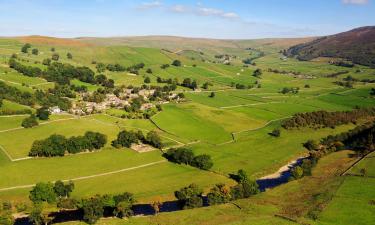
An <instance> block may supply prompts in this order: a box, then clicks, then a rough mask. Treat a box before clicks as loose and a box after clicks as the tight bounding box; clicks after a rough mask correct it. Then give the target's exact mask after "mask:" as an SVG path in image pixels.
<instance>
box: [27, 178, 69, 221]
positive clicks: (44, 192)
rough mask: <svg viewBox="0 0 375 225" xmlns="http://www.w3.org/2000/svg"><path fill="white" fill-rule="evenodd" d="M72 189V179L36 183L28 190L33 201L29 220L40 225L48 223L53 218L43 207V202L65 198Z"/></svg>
mask: <svg viewBox="0 0 375 225" xmlns="http://www.w3.org/2000/svg"><path fill="white" fill-rule="evenodd" d="M73 189H74V183H73V182H72V181H70V182H68V183H67V184H64V182H62V181H56V182H55V183H54V184H53V183H50V182H48V183H42V182H41V183H37V184H36V185H35V186H34V187H33V188H32V190H31V191H30V194H29V198H30V200H31V201H32V202H33V206H32V211H31V212H30V214H29V220H30V222H32V223H34V224H36V225H40V224H49V223H50V222H51V221H52V220H53V218H52V217H51V216H50V214H49V213H48V212H47V211H44V210H43V208H44V207H45V206H44V205H45V204H55V203H56V202H57V201H63V200H67V199H68V198H69V196H70V194H71V192H72V191H73Z"/></svg>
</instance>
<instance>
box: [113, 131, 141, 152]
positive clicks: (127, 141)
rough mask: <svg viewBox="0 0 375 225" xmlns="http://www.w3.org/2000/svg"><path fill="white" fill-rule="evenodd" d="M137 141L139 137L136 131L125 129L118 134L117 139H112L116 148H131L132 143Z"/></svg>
mask: <svg viewBox="0 0 375 225" xmlns="http://www.w3.org/2000/svg"><path fill="white" fill-rule="evenodd" d="M136 142H138V137H137V135H136V133H134V132H132V131H127V130H123V131H121V132H120V133H119V134H118V135H117V139H116V140H114V141H112V146H114V147H115V148H120V147H127V148H129V147H130V146H131V144H133V143H136Z"/></svg>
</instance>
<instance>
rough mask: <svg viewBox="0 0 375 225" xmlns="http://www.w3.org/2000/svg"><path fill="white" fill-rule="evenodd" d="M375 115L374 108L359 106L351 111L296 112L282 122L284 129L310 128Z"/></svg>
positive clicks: (329, 125)
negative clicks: (359, 107)
mask: <svg viewBox="0 0 375 225" xmlns="http://www.w3.org/2000/svg"><path fill="white" fill-rule="evenodd" d="M373 116H375V108H361V109H355V110H352V111H344V112H341V111H337V112H327V111H323V110H322V111H316V112H307V113H297V114H295V115H294V116H293V117H292V118H290V119H286V120H284V121H283V122H282V127H284V128H285V129H293V128H300V127H311V128H324V127H331V128H334V127H335V126H338V125H343V124H348V123H354V124H355V123H356V122H357V121H358V120H359V119H365V118H369V117H373Z"/></svg>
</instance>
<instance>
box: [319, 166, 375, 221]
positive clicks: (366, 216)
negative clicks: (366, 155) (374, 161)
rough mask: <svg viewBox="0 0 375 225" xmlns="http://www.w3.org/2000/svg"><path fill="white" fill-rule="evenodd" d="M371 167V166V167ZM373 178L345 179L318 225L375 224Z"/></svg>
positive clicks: (322, 214) (321, 215)
mask: <svg viewBox="0 0 375 225" xmlns="http://www.w3.org/2000/svg"><path fill="white" fill-rule="evenodd" d="M372 167H373V166H372ZM374 185H375V179H374V178H362V177H345V180H344V183H343V184H342V185H341V187H340V188H339V189H338V191H337V192H336V194H335V196H334V197H333V200H332V201H331V202H330V203H329V205H328V206H327V207H326V208H325V209H324V211H323V212H322V213H321V214H320V216H319V224H353V221H355V224H363V225H364V224H373V223H375V218H374V210H375V206H374V205H373V204H372V205H371V204H370V200H374V198H375V193H374Z"/></svg>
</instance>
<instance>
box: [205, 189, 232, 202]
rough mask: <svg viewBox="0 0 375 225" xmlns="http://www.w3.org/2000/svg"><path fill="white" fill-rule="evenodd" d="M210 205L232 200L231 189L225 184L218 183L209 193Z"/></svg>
mask: <svg viewBox="0 0 375 225" xmlns="http://www.w3.org/2000/svg"><path fill="white" fill-rule="evenodd" d="M207 199H208V204H209V205H218V204H224V203H227V202H229V201H230V199H231V196H230V189H229V187H227V186H226V185H225V184H216V185H215V186H214V187H213V188H212V189H211V191H210V192H209V193H208V194H207Z"/></svg>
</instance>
